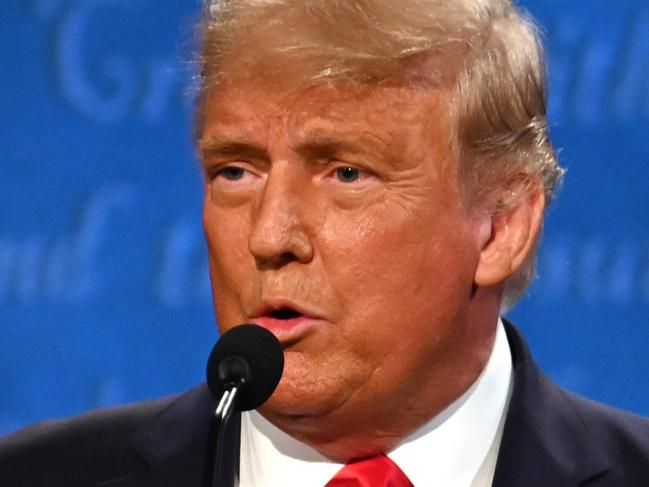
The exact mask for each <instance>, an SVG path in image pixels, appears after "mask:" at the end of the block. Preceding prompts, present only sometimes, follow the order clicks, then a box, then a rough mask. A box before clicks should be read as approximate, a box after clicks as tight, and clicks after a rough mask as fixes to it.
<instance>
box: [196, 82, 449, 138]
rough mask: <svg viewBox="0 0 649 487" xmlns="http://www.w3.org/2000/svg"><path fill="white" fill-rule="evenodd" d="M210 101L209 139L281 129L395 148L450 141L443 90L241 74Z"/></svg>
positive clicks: (209, 96) (296, 134)
mask: <svg viewBox="0 0 649 487" xmlns="http://www.w3.org/2000/svg"><path fill="white" fill-rule="evenodd" d="M205 101H206V105H205V113H206V117H205V127H204V128H205V130H204V138H206V137H213V136H215V135H218V136H220V137H225V138H241V137H243V138H255V139H259V138H267V137H269V136H270V135H271V134H270V132H271V131H273V130H275V131H278V130H281V131H285V132H287V133H290V134H291V136H292V137H294V138H301V137H306V136H310V137H318V136H320V137H321V138H324V137H326V136H328V135H340V136H346V137H350V138H351V137H355V138H359V139H360V138H362V139H363V140H364V141H366V142H367V143H368V144H372V143H373V142H372V141H374V143H375V144H376V145H377V148H378V147H380V146H381V145H382V144H390V145H391V146H392V148H393V149H397V147H396V146H397V145H399V146H403V145H406V144H407V145H421V146H425V145H431V144H433V145H435V146H437V147H438V148H439V147H440V146H441V145H444V144H446V143H448V140H450V137H449V133H450V121H449V110H448V107H449V101H448V94H447V93H446V92H445V91H444V90H440V89H435V90H431V89H422V88H409V87H405V86H398V85H395V86H388V85H366V84H365V85H363V84H358V83H351V82H348V83H337V84H319V85H311V86H308V87H303V86H295V85H292V84H291V83H280V82H278V80H276V79H269V78H266V79H263V78H262V79H255V80H253V79H250V78H248V79H241V78H239V79H228V80H226V81H225V82H222V83H219V84H218V85H216V86H214V87H212V88H211V89H210V90H209V91H208V93H207V97H206V100H205ZM401 148H402V149H403V147H401Z"/></svg>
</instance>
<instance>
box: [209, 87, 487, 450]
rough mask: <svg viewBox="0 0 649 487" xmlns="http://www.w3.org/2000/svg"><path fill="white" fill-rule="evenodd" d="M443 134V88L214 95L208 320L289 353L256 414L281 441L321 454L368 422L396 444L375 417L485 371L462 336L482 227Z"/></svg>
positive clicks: (442, 393)
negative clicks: (212, 315) (247, 329)
mask: <svg viewBox="0 0 649 487" xmlns="http://www.w3.org/2000/svg"><path fill="white" fill-rule="evenodd" d="M449 126H450V122H449V120H448V109H447V100H446V96H445V92H444V91H442V90H439V91H435V90H431V89H427V90H423V89H422V90H417V89H406V88H403V87H395V86H384V87H364V88H362V89H361V88H356V89H351V88H349V87H339V88H336V89H335V88H331V87H324V86H323V87H316V88H311V89H309V90H306V91H304V92H301V93H300V94H299V96H287V95H286V93H285V92H283V91H280V90H277V89H275V88H274V86H273V85H272V83H271V82H268V83H264V82H263V81H257V82H253V81H250V80H248V81H247V82H245V83H230V84H228V83H223V84H222V85H220V86H218V87H215V88H213V89H212V90H211V92H210V93H209V96H208V97H207V100H206V121H205V128H204V133H203V138H202V141H201V151H202V156H203V164H204V167H205V171H206V188H205V206H204V228H205V234H206V237H207V243H208V249H209V257H210V270H211V279H212V285H213V289H214V304H215V311H216V316H217V320H218V323H219V328H220V330H221V332H225V331H227V330H228V329H230V328H232V327H235V326H237V325H239V324H242V323H248V322H252V323H257V324H259V325H262V326H264V327H266V328H268V329H269V330H270V331H272V332H273V333H274V334H275V335H276V336H277V338H278V339H279V340H280V342H281V343H282V345H283V346H284V350H285V370H284V375H283V377H282V380H281V382H280V384H279V386H278V388H277V390H276V391H275V393H274V394H273V396H272V397H271V399H270V400H269V401H268V402H267V403H266V404H265V405H264V406H263V407H262V409H261V410H262V412H263V414H265V415H266V416H267V417H268V418H269V419H270V420H271V421H273V422H274V423H275V424H277V425H278V426H280V427H281V428H283V429H285V430H287V431H288V432H289V434H293V435H294V436H296V437H298V438H301V439H303V440H304V441H307V442H310V443H312V444H315V445H320V446H322V445H325V444H328V443H330V442H331V441H334V438H335V437H336V435H338V436H340V434H341V432H346V433H349V434H353V432H354V430H355V428H356V427H357V425H358V423H359V422H363V424H365V425H368V424H376V425H377V426H376V428H377V429H379V430H380V429H382V428H385V431H380V432H378V434H379V435H385V436H386V437H390V436H391V435H393V436H395V437H396V436H397V435H400V434H402V433H403V432H402V431H397V430H398V429H399V427H396V426H395V427H394V431H393V430H392V429H393V427H392V426H387V422H386V421H384V418H385V417H386V416H389V415H392V416H394V415H395V411H399V414H401V415H418V414H419V415H423V414H429V412H430V408H431V407H433V408H437V409H439V408H441V407H444V406H446V405H447V404H448V403H449V402H450V401H451V400H452V399H453V398H455V397H457V395H459V394H460V393H461V392H462V390H460V391H457V390H452V389H453V388H463V387H467V382H468V383H470V381H472V380H473V379H474V378H475V375H476V374H477V373H478V372H479V370H480V369H481V365H480V366H476V367H472V361H473V355H472V354H473V351H472V350H471V349H470V348H471V346H470V345H468V343H469V340H468V339H467V335H468V334H469V333H472V332H471V330H470V329H469V328H470V321H471V320H470V316H469V314H470V313H471V305H470V301H471V293H472V283H473V274H474V271H475V268H476V263H477V260H478V258H479V251H480V248H479V247H480V245H479V244H478V243H477V237H476V235H477V230H476V227H477V226H478V225H477V223H476V221H475V220H474V219H473V218H472V217H471V216H470V215H469V214H468V213H467V212H466V210H465V209H464V208H463V207H462V205H461V203H460V198H459V187H458V181H457V176H456V175H455V172H454V167H455V161H454V160H453V156H452V152H451V150H450V143H449V139H450V132H449ZM483 358H484V357H483ZM463 374H466V375H467V376H469V375H470V376H471V377H470V378H468V377H467V379H466V380H464V378H463ZM423 394H426V395H427V396H426V397H428V399H425V400H424V399H421V398H420V396H422V397H423ZM424 403H426V404H424ZM419 409H422V411H419ZM423 409H426V412H424V411H423ZM408 427H410V426H406V425H405V424H404V428H406V429H407V428H408ZM322 449H323V450H324V451H327V449H326V447H322ZM334 454H335V452H334Z"/></svg>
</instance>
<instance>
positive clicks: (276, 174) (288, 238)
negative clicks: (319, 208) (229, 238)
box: [248, 167, 314, 269]
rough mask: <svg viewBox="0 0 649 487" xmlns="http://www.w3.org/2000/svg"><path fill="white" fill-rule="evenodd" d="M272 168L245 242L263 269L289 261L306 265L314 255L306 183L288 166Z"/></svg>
mask: <svg viewBox="0 0 649 487" xmlns="http://www.w3.org/2000/svg"><path fill="white" fill-rule="evenodd" d="M273 169H276V170H271V172H270V174H269V176H268V179H267V180H266V184H265V187H264V190H263V192H262V194H261V197H260V200H259V202H258V204H257V205H256V208H255V209H254V210H253V211H254V215H253V227H252V232H251V234H250V239H249V242H248V249H249V250H250V253H251V254H252V255H253V256H254V258H255V260H256V262H257V266H258V267H259V268H262V269H269V268H270V269H276V268H280V267H282V266H284V265H286V264H288V263H290V262H300V263H308V262H309V261H311V259H313V252H314V250H313V244H312V241H311V237H310V235H309V233H308V231H307V222H306V218H307V214H308V211H309V208H308V201H306V198H305V191H304V190H305V188H304V186H303V184H305V183H301V182H300V179H299V178H297V177H296V175H294V174H291V173H290V171H289V169H290V168H288V167H274V168H273ZM301 184H302V185H301Z"/></svg>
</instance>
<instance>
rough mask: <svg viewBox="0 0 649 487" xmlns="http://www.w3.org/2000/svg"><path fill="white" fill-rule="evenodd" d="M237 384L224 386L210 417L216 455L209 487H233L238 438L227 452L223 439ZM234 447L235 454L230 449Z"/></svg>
mask: <svg viewBox="0 0 649 487" xmlns="http://www.w3.org/2000/svg"><path fill="white" fill-rule="evenodd" d="M239 387H240V385H239V384H233V383H230V384H228V385H226V387H225V390H224V391H223V395H222V396H221V400H220V401H219V404H218V406H217V407H216V411H214V416H213V417H212V439H213V440H216V453H215V455H214V468H213V470H212V477H211V481H210V482H209V483H208V484H207V485H208V486H211V487H234V480H235V470H238V469H237V468H236V464H237V460H238V458H239V448H238V445H239V441H238V440H239V438H236V441H234V442H233V443H232V444H231V445H229V446H230V450H229V451H227V450H226V448H227V446H228V445H226V444H225V439H226V438H227V437H228V435H227V431H228V429H229V428H228V426H229V425H230V424H231V421H230V419H231V418H232V412H233V410H235V409H236V408H235V405H236V401H237V393H238V392H239ZM234 446H236V447H237V448H236V450H237V451H236V452H233V451H232V447H234Z"/></svg>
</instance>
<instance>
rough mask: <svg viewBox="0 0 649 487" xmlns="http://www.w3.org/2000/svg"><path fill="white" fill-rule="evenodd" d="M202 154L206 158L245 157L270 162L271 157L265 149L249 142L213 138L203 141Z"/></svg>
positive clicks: (201, 145)
mask: <svg viewBox="0 0 649 487" xmlns="http://www.w3.org/2000/svg"><path fill="white" fill-rule="evenodd" d="M200 152H201V155H202V156H203V157H206V156H243V157H249V158H253V159H263V160H269V159H270V155H269V154H268V151H267V150H266V149H265V148H264V147H260V146H256V145H254V144H250V143H247V142H238V141H235V140H227V139H218V138H212V139H208V140H206V141H201V143H200Z"/></svg>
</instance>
